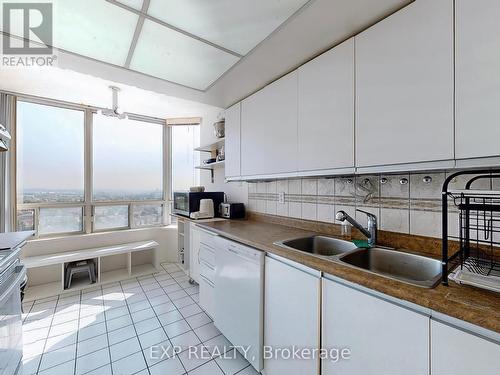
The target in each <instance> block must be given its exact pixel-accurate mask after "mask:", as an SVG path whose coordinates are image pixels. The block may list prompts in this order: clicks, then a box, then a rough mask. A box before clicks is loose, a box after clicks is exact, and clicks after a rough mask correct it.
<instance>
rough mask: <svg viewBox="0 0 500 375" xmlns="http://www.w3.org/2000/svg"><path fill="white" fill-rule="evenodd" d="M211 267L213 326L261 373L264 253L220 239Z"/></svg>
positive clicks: (262, 365)
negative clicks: (213, 267)
mask: <svg viewBox="0 0 500 375" xmlns="http://www.w3.org/2000/svg"><path fill="white" fill-rule="evenodd" d="M215 263H216V271H215V325H216V326H217V328H218V329H219V330H220V331H221V332H222V333H223V334H224V336H226V338H227V339H228V340H229V341H230V342H231V344H233V345H234V346H236V347H238V346H241V347H242V348H244V350H241V349H239V352H240V353H241V354H243V355H245V356H246V359H247V360H248V361H249V362H250V363H251V365H252V366H253V367H254V368H255V369H256V370H257V371H261V370H262V369H263V367H264V364H263V358H262V350H263V336H264V331H263V328H264V325H263V319H264V314H263V312H264V252H262V251H259V250H255V249H252V248H250V247H247V246H244V245H241V244H238V243H236V242H232V241H229V240H226V239H220V242H219V246H217V249H216V252H215ZM245 352H246V353H245Z"/></svg>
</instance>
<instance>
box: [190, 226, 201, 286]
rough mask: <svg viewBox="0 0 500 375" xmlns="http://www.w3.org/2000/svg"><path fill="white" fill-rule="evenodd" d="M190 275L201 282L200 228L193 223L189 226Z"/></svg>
mask: <svg viewBox="0 0 500 375" xmlns="http://www.w3.org/2000/svg"><path fill="white" fill-rule="evenodd" d="M189 236H190V237H189V277H190V278H191V279H193V280H194V281H196V282H197V283H198V284H199V283H200V256H199V254H200V230H199V229H198V228H197V227H196V225H195V224H193V223H191V224H190V228H189Z"/></svg>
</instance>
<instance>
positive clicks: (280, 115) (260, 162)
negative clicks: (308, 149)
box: [241, 71, 297, 176]
mask: <svg viewBox="0 0 500 375" xmlns="http://www.w3.org/2000/svg"><path fill="white" fill-rule="evenodd" d="M296 171H297V72H296V71H294V72H292V73H290V74H288V75H286V76H285V77H283V78H281V79H279V80H277V81H275V82H273V83H271V84H270V85H269V86H266V87H265V88H263V89H262V90H260V91H258V92H257V93H255V94H253V95H252V96H250V97H248V98H246V99H245V100H243V102H242V104H241V174H242V175H243V176H252V175H264V174H277V173H288V172H296Z"/></svg>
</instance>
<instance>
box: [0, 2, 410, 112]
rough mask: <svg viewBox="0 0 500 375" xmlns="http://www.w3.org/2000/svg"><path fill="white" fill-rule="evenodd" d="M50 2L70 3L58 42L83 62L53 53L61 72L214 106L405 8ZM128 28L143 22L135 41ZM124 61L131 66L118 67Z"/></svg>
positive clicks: (349, 4) (344, 4)
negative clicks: (73, 42)
mask: <svg viewBox="0 0 500 375" xmlns="http://www.w3.org/2000/svg"><path fill="white" fill-rule="evenodd" d="M2 1H7V0H0V2H2ZM8 1H12V0H8ZM14 1H19V2H24V1H25V0H14ZM39 1H50V0H39ZM53 1H54V2H55V3H57V6H56V12H61V10H57V9H58V8H59V5H60V4H67V3H71V6H69V8H68V6H67V5H63V7H62V9H63V11H64V12H69V13H72V14H71V15H68V16H67V17H66V18H65V19H64V20H63V21H57V22H56V25H55V26H57V27H56V30H55V33H56V35H59V37H58V39H59V38H60V40H61V43H63V45H64V46H65V47H66V48H65V49H68V50H69V49H71V48H73V47H71V42H70V41H71V40H77V41H78V45H79V47H78V48H80V49H81V52H83V53H81V54H83V55H85V54H86V56H89V57H91V59H88V58H82V57H81V56H80V54H75V53H67V52H65V51H60V52H59V54H58V66H59V67H60V68H64V69H70V70H74V71H78V72H82V73H86V74H90V75H93V76H96V77H100V78H104V79H107V80H110V81H114V82H119V83H124V84H128V85H133V86H136V87H139V88H143V89H146V90H151V91H155V92H158V93H163V94H166V95H170V96H175V97H179V98H184V99H189V100H195V101H198V102H203V103H207V104H212V105H216V106H219V107H227V106H229V105H231V104H233V103H235V102H237V101H238V100H240V99H242V98H244V97H246V96H248V95H250V94H251V93H253V92H255V91H256V90H258V89H260V88H261V87H263V86H265V85H266V84H268V83H270V82H272V81H273V80H275V79H277V78H279V77H280V76H282V75H284V74H286V73H287V72H289V71H291V70H293V69H295V68H296V67H298V66H300V65H301V64H303V63H304V62H306V61H308V60H309V59H311V58H312V57H314V56H316V55H318V54H319V53H321V52H323V51H325V50H327V49H329V48H331V47H332V46H334V45H336V44H338V43H340V42H342V41H343V40H345V39H347V38H348V37H350V36H352V35H355V34H356V33H358V32H360V31H362V30H363V29H365V28H366V27H368V26H370V25H372V24H374V23H375V22H377V21H378V20H380V19H382V18H384V17H386V16H387V15H389V14H391V13H392V12H394V11H396V10H398V9H400V8H402V7H403V6H405V5H407V4H409V3H411V2H412V0H376V1H374V0H311V1H309V2H307V0H144V1H145V2H146V5H148V9H149V10H148V14H147V16H145V15H144V14H143V13H140V12H138V11H137V9H139V8H141V9H143V8H142V7H143V6H144V3H143V0H119V2H120V4H121V6H118V5H117V4H118V1H117V0H107V1H105V0H71V1H67V0H53ZM112 3H113V4H112ZM305 3H307V4H306V5H305V6H302V7H301V4H305ZM299 8H300V9H299ZM162 9H163V10H164V11H162ZM296 9H299V10H298V11H297V12H295V10H296ZM294 12H295V13H294ZM58 14H63V13H58ZM153 14H154V15H155V16H154V17H153ZM290 15H291V17H290ZM156 17H158V19H156ZM138 19H142V21H143V22H138ZM110 20H113V22H112V23H111V22H110ZM283 21H285V22H283ZM132 24H133V25H134V27H135V26H136V25H137V24H139V25H141V24H142V29H141V32H140V33H139V34H137V32H136V33H135V34H136V35H135V38H134V30H132V32H131V31H130V25H132ZM74 25H79V27H78V28H75V27H74ZM166 25H168V27H167V26H166ZM57 28H60V30H57ZM132 29H133V28H132ZM180 29H182V30H180ZM61 30H67V32H62V31H61ZM273 30H274V31H273ZM61 32H62V33H63V34H64V35H61V34H60V33H61ZM58 33H59V34H58ZM269 33H270V35H268V34H269ZM263 38H265V39H264V40H263V41H262V42H260V41H261V40H262V39H263ZM134 39H135V42H136V44H135V42H131V41H133V40H134ZM209 39H210V40H209ZM164 41H168V42H164ZM259 42H260V44H259ZM130 44H132V45H134V46H135V48H134V53H133V54H130V53H129V51H128V52H127V54H125V53H124V51H123V50H124V46H127V45H128V46H130ZM256 44H258V45H257V47H255V48H253V46H255V45H256ZM252 48H253V49H252ZM249 50H250V52H248V51H249ZM247 52H248V53H247ZM77 53H78V52H77ZM242 54H246V55H245V56H244V57H243V58H241V59H240V55H242ZM189 57H193V58H191V59H190V58H189ZM124 58H125V62H124ZM103 61H106V63H103ZM127 64H130V69H124V68H123V66H124V65H125V66H127ZM233 64H234V65H233ZM157 77H158V78H161V79H158V78H157ZM176 82H177V83H180V84H177V83H176ZM207 86H209V87H208V88H207V89H206V90H198V89H200V88H201V89H204V88H205V87H207ZM193 87H194V88H198V89H193ZM1 88H2V87H1V83H0V89H1Z"/></svg>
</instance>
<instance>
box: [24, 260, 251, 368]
mask: <svg viewBox="0 0 500 375" xmlns="http://www.w3.org/2000/svg"><path fill="white" fill-rule="evenodd" d="M172 264H175V263H172ZM161 267H162V268H163V270H164V272H165V273H166V274H168V276H169V277H170V278H171V279H172V280H173V282H174V283H173V284H171V285H177V286H178V287H179V288H180V289H179V291H183V292H185V293H186V295H187V296H186V297H189V298H190V299H192V300H193V301H192V302H193V303H192V304H189V305H187V306H191V305H195V304H196V305H198V306H199V304H198V303H197V302H196V301H195V300H194V299H193V298H192V295H191V294H188V293H187V292H186V290H187V289H189V288H192V287H193V286H192V285H189V286H188V287H184V286H183V285H181V283H180V282H179V281H178V280H177V279H178V278H180V277H184V276H183V275H182V276H181V275H178V276H172V274H171V273H170V272H169V271H167V270H166V269H165V267H164V266H163V264H162V265H161ZM180 271H182V270H181V269H180V268H179V267H178V266H177V270H175V271H172V273H176V272H180ZM155 275H158V273H153V274H150V275H144V276H142V277H143V278H144V279H145V278H146V276H148V277H152V278H153V279H154V280H155V281H154V282H156V283H157V284H158V285H159V288H155V289H161V290H162V291H163V293H164V294H165V295H166V296H167V298H168V300H169V302H165V303H172V305H173V307H174V308H175V310H172V311H177V312H179V313H180V310H179V308H178V307H177V305H175V302H174V301H175V300H172V299H171V298H170V296H169V293H168V292H167V291H166V290H165V289H164V286H163V285H161V284H160V281H158V280H157V279H156V276H155ZM129 280H134V281H135V282H137V283H138V285H139V287H140V290H141V291H142V292H143V294H144V295H145V297H146V299H145V300H147V301H148V304H149V306H150V307H148V308H151V309H152V310H153V313H154V315H155V317H156V318H157V319H158V320H159V316H158V314H157V312H156V311H155V310H154V307H153V305H152V304H151V301H150V297H149V296H148V291H149V290H145V289H144V287H143V285H142V284H141V282H140V280H141V279H139V278H137V277H135V278H131V279H129ZM122 282H124V281H122ZM122 282H117V283H116V285H115V287H119V288H120V289H119V290H120V291H121V293H122V295H123V297H125V296H124V293H125V292H124V289H123V285H122ZM145 285H149V284H145ZM155 289H152V290H155ZM96 290H99V291H100V304H99V305H100V306H102V307H103V310H102V314H104V325H105V327H106V341H107V344H108V345H107V346H108V353H109V356H110V363H109V365H110V368H111V373H113V368H112V363H113V361H112V359H111V350H110V347H111V345H110V341H109V336H108V333H109V331H108V321H109V320H108V318H107V317H106V314H105V307H106V306H105V304H104V289H103V288H102V286H100V287H99V289H96ZM175 292H176V291H174V292H171V293H175ZM195 294H196V293H195ZM77 295H78V297H79V300H78V304H79V306H78V317H77V319H71V320H69V321H68V322H70V321H74V320H76V321H77V325H78V329H77V332H76V335H77V337H76V344H75V357H74V361H75V365H74V372H75V374H76V361H77V359H78V343H79V342H78V337H79V329H80V319H81V318H82V303H83V302H84V301H83V298H84V297H83V295H84V293H83V290H82V291H78V293H77ZM61 296H63V294H59V295H57V297H56V298H55V299H56V302H55V305H54V312H53V313H52V317H51V319H50V320H51V323H50V326H49V333H48V335H49V334H50V331H51V329H52V326H53V325H54V324H53V323H54V319H55V317H56V315H57V313H58V312H60V311H62V309H61V310H58V308H61V307H63V306H66V305H68V306H69V305H71V303H68V304H64V305H59V303H60V299H61ZM186 297H180V298H179V299H181V298H186ZM90 300H93V298H90ZM124 301H125V304H124V305H123V306H121V307H126V309H127V312H128V314H129V316H130V317H131V321H132V324H131V325H132V326H133V328H134V332H135V335H136V336H135V337H137V339H138V341H139V347H140V348H141V352H142V354H143V357H144V356H145V354H144V348H143V347H142V344H141V342H140V340H139V334H138V332H137V329H136V327H135V324H136V322H135V321H134V320H133V319H132V311H131V310H130V305H133V303H132V304H130V305H129V304H128V302H127V300H126V299H125V298H124ZM47 302H50V301H47ZM139 302H140V301H139ZM35 304H36V300H34V301H33V303H32V305H31V307H30V311H29V313H31V311H32V309H33V307H34V306H35ZM160 305H161V304H160ZM95 306H97V305H95ZM183 307H185V306H183ZM138 311H142V310H138ZM201 311H202V313H204V314H206V312H205V311H204V310H203V309H201ZM134 312H135V311H134ZM29 313H28V314H27V315H26V318H27V317H28V315H29ZM68 314H69V312H68ZM199 314H201V313H199ZM180 315H181V316H182V318H181V319H179V320H178V321H181V320H184V321H186V323H187V325H188V326H189V328H190V330H191V331H192V332H193V333H194V335H195V336H196V337H197V338H198V340H199V341H200V344H201V345H202V346H205V344H204V343H203V342H202V340H201V339H200V338H199V336H198V335H197V334H196V332H195V331H194V329H193V327H192V326H191V324H190V323H189V322H188V320H187V318H189V316H188V317H187V318H186V317H184V315H182V313H180ZM195 315H198V314H193V315H191V316H195ZM123 316H125V315H123ZM116 318H120V317H116ZM116 318H115V319H116ZM25 320H26V319H25ZM110 320H112V319H110ZM210 320H211V321H210V322H208V323H206V324H203V325H201V326H200V327H203V326H206V325H209V324H212V323H213V320H212V319H210ZM178 321H175V322H178ZM23 322H24V321H23ZM175 322H172V323H169V324H173V323H175ZM63 323H67V322H62V323H60V324H63ZM160 323H161V322H160ZM97 324H99V323H94V324H90V325H89V327H91V326H93V325H97ZM56 325H57V324H56ZM200 327H197V328H200ZM122 328H124V327H122ZM161 328H162V330H163V332H164V333H165V334H166V336H167V339H168V341H169V342H170V344H171V341H170V339H171V338H170V337H169V336H168V334H167V333H166V329H165V326H163V325H162V324H161ZM115 331H116V330H115ZM151 331H153V330H151ZM151 331H147V332H144V333H148V332H151ZM188 332H189V331H188ZM183 334H184V333H183ZM62 335H64V334H61V335H58V336H62ZM181 335H182V334H181ZM221 335H222V334H219V335H217V336H214V337H213V338H215V337H218V336H221ZM97 336H99V335H97ZM97 336H94V337H97ZM178 336H180V335H177V336H172V338H175V337H178ZM54 337H57V336H54ZM94 337H90V338H88V339H87V340H90V339H92V338H94ZM48 338H49V337H46V338H45V342H44V349H43V351H42V353H41V354H40V362H39V363H38V366H37V372H36V373H38V372H40V366H41V360H42V357H43V356H44V355H45V354H47V353H51V352H50V351H49V352H45V348H46V345H47V340H48ZM213 338H211V339H210V340H212V339H213ZM83 341H86V340H83ZM83 341H82V342H83ZM123 341H126V340H122V341H120V342H123ZM207 341H208V340H207ZM120 342H117V343H115V344H118V343H120ZM69 345H71V344H68V345H65V346H64V347H67V346H69ZM55 350H57V349H55ZM99 350H102V349H97V350H94V351H91V352H89V353H87V354H85V355H88V354H92V353H95V352H97V351H99ZM134 354H135V353H134ZM144 359H145V357H144ZM178 360H179V362H180V363H181V366H182V367H183V369H184V370H185V371H186V372H185V374H186V373H187V370H186V368H185V366H184V364H183V363H182V361H180V358H178ZM212 360H213V361H215V357H214V358H212V359H211V360H209V361H208V362H206V363H204V364H202V365H201V366H203V365H205V364H207V363H209V362H210V361H212ZM145 361H146V359H145ZM67 362H69V361H66V362H62V363H59V364H57V365H55V366H52V367H49V368H47V369H44V370H43V371H45V370H48V369H50V368H53V367H56V366H59V365H62V364H64V363H67ZM157 363H159V362H157ZM155 364H156V363H155ZM107 365H108V364H104V365H102V366H99V367H97V368H96V369H93V370H90V371H95V370H97V369H100V368H103V367H105V366H107ZM216 365H217V366H218V367H219V368H220V366H219V365H218V364H217V362H216ZM201 366H198V367H195V368H193V369H192V370H194V369H197V368H199V367H201ZM247 367H248V366H247ZM247 367H245V368H247ZM149 368H150V366H149V365H148V362H147V361H146V369H147V370H148V372H149ZM245 368H243V369H242V370H244V369H245ZM220 369H221V371H222V372H223V370H222V368H220ZM143 370H144V369H142V370H140V371H139V372H141V371H143ZM242 370H241V371H242Z"/></svg>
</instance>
